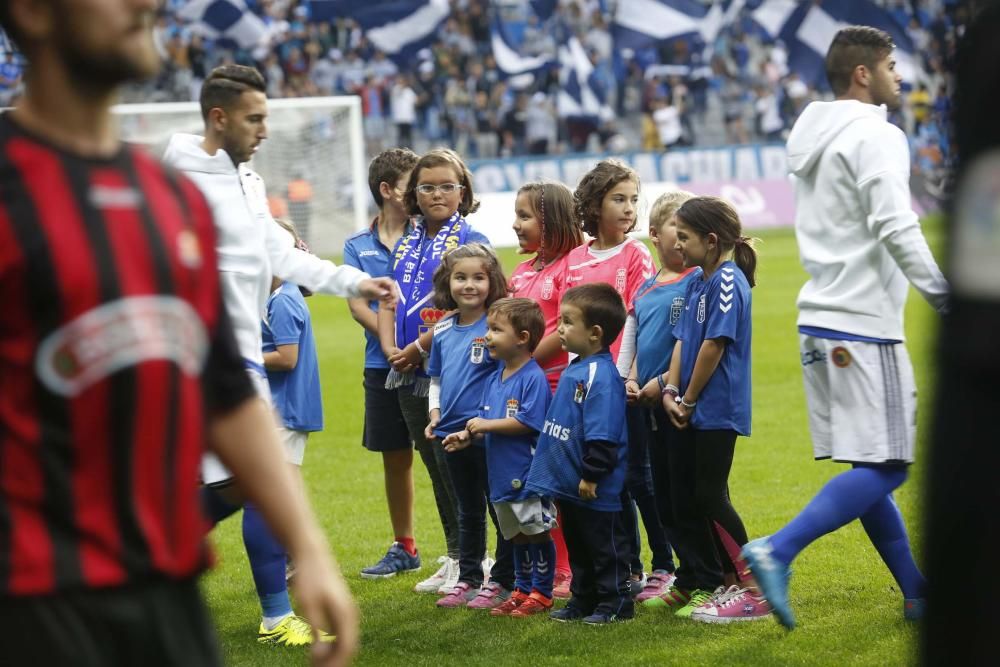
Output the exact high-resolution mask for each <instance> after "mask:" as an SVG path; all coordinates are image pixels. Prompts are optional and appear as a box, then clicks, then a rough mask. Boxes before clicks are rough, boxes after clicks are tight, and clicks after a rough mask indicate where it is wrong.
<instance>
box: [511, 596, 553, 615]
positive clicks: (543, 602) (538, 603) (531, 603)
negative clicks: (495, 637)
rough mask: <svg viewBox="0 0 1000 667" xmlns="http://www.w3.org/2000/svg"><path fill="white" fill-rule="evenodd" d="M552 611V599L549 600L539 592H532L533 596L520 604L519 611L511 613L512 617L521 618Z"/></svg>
mask: <svg viewBox="0 0 1000 667" xmlns="http://www.w3.org/2000/svg"><path fill="white" fill-rule="evenodd" d="M550 609H552V598H547V597H545V596H544V595H542V594H541V593H539V592H538V591H532V592H531V595H529V596H528V597H527V599H525V601H524V602H522V603H521V604H519V605H518V607H517V609H515V610H514V611H512V612H510V615H511V616H515V617H517V618H521V617H524V616H534V615H535V614H541V613H543V612H548V611H549V610H550Z"/></svg>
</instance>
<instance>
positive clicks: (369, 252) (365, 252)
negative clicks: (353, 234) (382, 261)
mask: <svg viewBox="0 0 1000 667" xmlns="http://www.w3.org/2000/svg"><path fill="white" fill-rule="evenodd" d="M379 254H380V253H379V251H378V250H362V251H361V252H359V253H358V257H378V255H379Z"/></svg>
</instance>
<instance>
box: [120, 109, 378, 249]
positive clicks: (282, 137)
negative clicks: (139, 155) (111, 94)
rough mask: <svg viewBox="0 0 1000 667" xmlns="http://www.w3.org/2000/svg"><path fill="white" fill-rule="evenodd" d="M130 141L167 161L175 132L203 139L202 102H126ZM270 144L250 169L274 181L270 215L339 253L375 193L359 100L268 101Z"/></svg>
mask: <svg viewBox="0 0 1000 667" xmlns="http://www.w3.org/2000/svg"><path fill="white" fill-rule="evenodd" d="M114 111H115V113H116V114H117V115H118V116H119V118H120V124H121V129H122V136H123V137H124V139H125V140H126V141H129V142H133V143H138V144H142V145H144V146H146V147H147V148H149V150H151V151H152V152H153V154H154V155H155V156H156V157H158V158H159V157H162V156H163V152H164V150H165V149H166V147H167V142H168V141H169V139H170V137H171V135H173V134H175V133H177V132H185V133H189V134H203V131H204V130H203V127H204V126H203V124H202V119H201V111H200V109H199V107H198V104H197V103H196V102H178V103H162V104H122V105H118V106H116V107H115V109H114ZM267 130H268V139H267V140H266V141H265V142H264V143H263V144H261V147H260V149H259V150H258V151H257V153H256V155H254V158H253V162H252V163H251V167H252V168H253V169H254V171H256V172H257V173H259V174H260V175H261V177H263V179H264V182H265V183H266V184H267V192H268V199H269V200H270V204H271V212H272V214H273V215H275V217H286V218H288V219H290V220H291V221H292V222H294V223H295V226H296V227H297V228H298V230H299V233H300V234H301V235H302V236H303V238H305V240H306V242H307V243H308V244H309V245H310V247H311V248H312V250H313V252H315V253H316V254H319V255H326V256H330V255H339V254H340V253H341V252H342V250H343V247H344V240H345V239H346V238H347V237H348V236H349V235H350V234H352V233H353V232H354V231H355V230H357V229H360V228H361V227H362V226H364V225H365V224H366V222H367V219H366V218H367V210H368V209H367V206H368V200H369V199H370V195H369V192H368V183H367V166H366V165H365V153H364V137H363V135H362V129H361V102H360V98H358V97H350V96H345V97H316V98H302V99H280V100H269V101H268V119H267Z"/></svg>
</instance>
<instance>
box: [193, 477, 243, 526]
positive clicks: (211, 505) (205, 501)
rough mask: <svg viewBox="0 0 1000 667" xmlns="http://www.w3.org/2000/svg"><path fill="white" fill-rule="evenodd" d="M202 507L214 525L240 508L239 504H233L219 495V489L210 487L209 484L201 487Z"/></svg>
mask: <svg viewBox="0 0 1000 667" xmlns="http://www.w3.org/2000/svg"><path fill="white" fill-rule="evenodd" d="M201 507H202V510H204V512H205V516H207V517H208V519H209V520H210V521H211V522H212V525H213V526H214V525H215V524H217V523H219V522H220V521H222V520H223V519H225V518H227V517H230V516H232V515H233V514H235V513H236V510H238V509H239V508H240V506H239V505H232V504H230V503H228V502H226V501H225V500H223V498H222V496H221V495H219V492H218V491H215V490H214V489H210V488H209V487H207V486H203V487H201Z"/></svg>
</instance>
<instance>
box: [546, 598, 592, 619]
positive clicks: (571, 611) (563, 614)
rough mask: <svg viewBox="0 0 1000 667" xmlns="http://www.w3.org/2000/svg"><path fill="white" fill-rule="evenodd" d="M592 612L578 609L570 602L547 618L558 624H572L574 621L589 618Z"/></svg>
mask: <svg viewBox="0 0 1000 667" xmlns="http://www.w3.org/2000/svg"><path fill="white" fill-rule="evenodd" d="M591 613H592V612H587V611H586V610H584V609H581V608H580V607H577V606H576V605H575V604H573V602H572V600H570V603H569V604H567V605H566V606H565V607H563V608H562V609H556V610H555V611H553V612H552V613H550V614H549V618H551V619H552V620H553V621H558V622H560V623H573V622H575V621H582V620H583V619H585V618H587V617H588V616H590V614H591Z"/></svg>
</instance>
